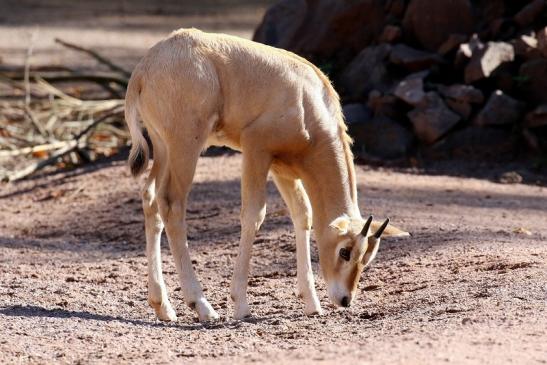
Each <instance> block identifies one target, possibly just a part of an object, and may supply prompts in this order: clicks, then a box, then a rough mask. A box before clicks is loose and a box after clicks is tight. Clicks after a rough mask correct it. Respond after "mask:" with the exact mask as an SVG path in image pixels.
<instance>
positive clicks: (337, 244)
mask: <svg viewBox="0 0 547 365" xmlns="http://www.w3.org/2000/svg"><path fill="white" fill-rule="evenodd" d="M388 224H389V218H388V219H386V220H385V221H384V222H383V223H382V224H379V223H377V222H373V220H372V216H370V217H369V218H368V219H367V220H366V222H365V221H363V220H362V219H360V218H358V219H355V218H350V217H348V216H346V215H344V216H341V217H339V218H337V219H335V220H334V221H333V222H332V223H331V224H330V228H331V232H330V233H331V236H330V238H329V239H328V242H325V243H326V245H324V247H322V248H323V249H321V247H320V249H319V261H320V266H321V269H322V271H323V276H324V278H325V281H326V282H327V290H328V294H329V298H330V300H331V301H332V302H333V303H334V304H335V305H337V306H342V307H349V306H350V304H351V302H352V300H353V299H354V298H355V295H356V292H357V285H358V283H359V278H360V276H361V273H362V272H363V270H364V269H365V268H366V267H367V266H369V265H370V263H371V262H372V260H374V258H375V257H376V254H377V253H378V248H379V247H380V240H381V238H382V235H383V234H385V235H386V236H406V235H408V233H407V232H404V231H401V230H399V229H398V228H395V227H393V226H390V227H389V228H388ZM386 228H388V229H387V230H386Z"/></svg>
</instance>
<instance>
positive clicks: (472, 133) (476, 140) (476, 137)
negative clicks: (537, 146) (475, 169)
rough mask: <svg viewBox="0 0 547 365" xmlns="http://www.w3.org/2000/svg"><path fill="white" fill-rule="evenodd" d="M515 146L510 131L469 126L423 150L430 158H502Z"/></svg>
mask: <svg viewBox="0 0 547 365" xmlns="http://www.w3.org/2000/svg"><path fill="white" fill-rule="evenodd" d="M515 146H516V138H515V136H514V135H513V134H511V132H509V131H506V130H503V129H499V128H483V127H477V126H469V127H466V128H464V129H460V130H456V131H454V132H453V133H450V134H448V135H447V136H446V137H445V138H443V139H442V140H440V141H438V142H437V143H435V144H434V145H432V146H431V147H430V148H427V149H425V150H424V151H423V152H424V155H425V157H428V158H468V159H477V158H481V159H484V158H491V159H502V158H506V157H508V156H511V155H512V154H513V153H514V151H515Z"/></svg>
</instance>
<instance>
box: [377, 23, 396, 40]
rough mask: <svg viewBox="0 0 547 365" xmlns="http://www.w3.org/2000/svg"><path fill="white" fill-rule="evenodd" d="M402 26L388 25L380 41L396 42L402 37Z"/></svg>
mask: <svg viewBox="0 0 547 365" xmlns="http://www.w3.org/2000/svg"><path fill="white" fill-rule="evenodd" d="M401 34H402V31H401V28H399V27H398V26H396V25H386V26H385V27H384V30H383V31H382V34H381V35H380V37H379V38H378V42H380V43H395V42H397V41H398V40H399V39H401Z"/></svg>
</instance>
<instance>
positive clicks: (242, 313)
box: [234, 304, 251, 320]
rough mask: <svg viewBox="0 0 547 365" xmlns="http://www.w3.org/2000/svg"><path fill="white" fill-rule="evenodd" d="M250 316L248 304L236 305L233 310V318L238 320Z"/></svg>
mask: <svg viewBox="0 0 547 365" xmlns="http://www.w3.org/2000/svg"><path fill="white" fill-rule="evenodd" d="M250 316H251V311H250V310H249V305H248V304H244V305H241V306H239V307H238V306H236V309H235V311H234V319H237V320H240V319H245V318H249V317H250Z"/></svg>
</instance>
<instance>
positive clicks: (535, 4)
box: [513, 0, 545, 27]
mask: <svg viewBox="0 0 547 365" xmlns="http://www.w3.org/2000/svg"><path fill="white" fill-rule="evenodd" d="M543 10H545V0H534V1H532V2H530V3H529V4H528V5H526V6H525V7H523V8H522V9H521V10H520V11H519V12H518V13H517V14H515V16H514V17H513V19H514V20H515V23H517V24H518V25H520V26H521V27H526V26H528V25H530V24H532V23H533V22H534V21H536V19H537V18H538V17H539V16H540V15H541V13H542V12H543Z"/></svg>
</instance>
